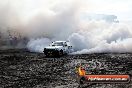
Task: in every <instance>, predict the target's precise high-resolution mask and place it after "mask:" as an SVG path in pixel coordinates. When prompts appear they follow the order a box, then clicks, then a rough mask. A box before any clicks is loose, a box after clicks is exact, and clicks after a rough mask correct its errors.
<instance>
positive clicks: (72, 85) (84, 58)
mask: <svg viewBox="0 0 132 88" xmlns="http://www.w3.org/2000/svg"><path fill="white" fill-rule="evenodd" d="M89 61H98V62H101V63H102V65H103V66H101V68H104V69H105V71H103V74H130V75H132V54H131V53H122V54H119V53H114V54H113V53H101V54H83V55H66V56H63V57H60V58H54V57H51V58H47V57H45V56H44V54H40V53H31V52H28V51H27V50H24V49H11V50H0V88H80V85H79V83H78V82H77V80H76V66H77V64H78V63H83V62H89ZM95 74H99V73H98V72H97V71H96V72H95ZM83 87H84V88H132V82H130V83H127V84H91V85H87V84H86V85H85V86H83Z"/></svg>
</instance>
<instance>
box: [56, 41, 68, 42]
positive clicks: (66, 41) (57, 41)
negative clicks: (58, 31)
mask: <svg viewBox="0 0 132 88" xmlns="http://www.w3.org/2000/svg"><path fill="white" fill-rule="evenodd" d="M54 42H67V41H54Z"/></svg>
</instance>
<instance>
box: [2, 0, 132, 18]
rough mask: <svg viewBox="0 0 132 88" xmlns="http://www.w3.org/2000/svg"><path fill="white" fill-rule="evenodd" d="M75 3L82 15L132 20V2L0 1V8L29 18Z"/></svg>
mask: <svg viewBox="0 0 132 88" xmlns="http://www.w3.org/2000/svg"><path fill="white" fill-rule="evenodd" d="M73 2H74V3H76V2H79V3H78V6H79V5H80V6H79V8H81V10H80V14H81V13H95V14H107V15H116V16H117V17H118V19H119V20H132V17H131V16H132V0H0V8H2V7H3V6H4V5H7V6H9V8H10V7H13V8H15V9H13V10H15V11H17V12H18V14H21V16H22V17H27V18H28V17H30V16H31V15H32V14H34V13H37V11H40V10H41V11H42V10H44V11H47V12H48V13H47V14H50V13H52V11H51V8H54V9H56V8H59V9H60V8H63V9H64V8H65V7H68V6H71V5H72V4H74V3H73ZM49 9H50V10H49ZM63 9H62V10H63Z"/></svg>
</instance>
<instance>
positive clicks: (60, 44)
mask: <svg viewBox="0 0 132 88" xmlns="http://www.w3.org/2000/svg"><path fill="white" fill-rule="evenodd" d="M52 46H63V42H54V43H52Z"/></svg>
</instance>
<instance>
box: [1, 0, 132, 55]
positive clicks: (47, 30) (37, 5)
mask: <svg viewBox="0 0 132 88" xmlns="http://www.w3.org/2000/svg"><path fill="white" fill-rule="evenodd" d="M0 2H2V3H0V13H1V14H0V32H1V33H2V35H3V36H7V35H8V34H7V32H6V31H7V30H11V31H16V32H19V33H20V34H21V35H22V36H24V37H27V38H29V42H28V43H27V48H28V49H29V50H31V51H34V52H42V51H43V48H44V47H45V46H47V45H49V44H50V43H51V41H56V40H69V41H70V43H71V45H72V46H73V48H74V50H75V52H73V54H84V53H102V52H119V53H120V52H132V47H131V44H132V30H131V29H132V26H131V23H127V22H125V23H123V22H118V18H117V16H115V15H113V14H112V15H111V14H110V15H105V14H96V15H92V16H91V15H90V16H89V15H87V14H85V13H84V12H85V11H84V9H83V8H84V3H82V1H81V0H56V1H55V2H53V1H52V0H37V1H36V0H19V1H18V0H12V1H11V0H10V1H9V0H4V1H2V0H0ZM89 8H91V7H90V5H89ZM84 14H85V16H84Z"/></svg>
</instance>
